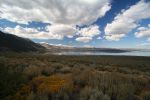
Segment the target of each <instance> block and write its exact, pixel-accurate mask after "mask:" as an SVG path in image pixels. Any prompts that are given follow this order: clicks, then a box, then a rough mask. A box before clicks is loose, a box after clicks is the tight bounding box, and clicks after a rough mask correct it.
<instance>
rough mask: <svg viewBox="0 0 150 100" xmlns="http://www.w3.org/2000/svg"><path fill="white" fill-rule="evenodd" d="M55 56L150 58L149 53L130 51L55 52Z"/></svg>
mask: <svg viewBox="0 0 150 100" xmlns="http://www.w3.org/2000/svg"><path fill="white" fill-rule="evenodd" d="M53 54H55V55H118V56H148V57H149V56H150V52H144V51H131V52H123V53H105V52H71V51H69V52H57V53H53Z"/></svg>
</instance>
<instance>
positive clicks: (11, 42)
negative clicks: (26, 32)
mask: <svg viewBox="0 0 150 100" xmlns="http://www.w3.org/2000/svg"><path fill="white" fill-rule="evenodd" d="M41 49H44V47H42V46H41V45H39V44H37V43H34V42H32V41H31V40H29V39H25V38H21V37H18V36H15V35H12V34H7V33H4V32H1V31H0V51H15V52H29V51H38V50H41Z"/></svg>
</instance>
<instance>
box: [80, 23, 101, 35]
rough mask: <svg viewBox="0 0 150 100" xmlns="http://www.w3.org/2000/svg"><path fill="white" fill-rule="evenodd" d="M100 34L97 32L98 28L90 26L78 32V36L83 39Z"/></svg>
mask: <svg viewBox="0 0 150 100" xmlns="http://www.w3.org/2000/svg"><path fill="white" fill-rule="evenodd" d="M100 33H101V32H100V30H99V26H97V25H91V26H89V27H85V28H82V29H80V30H79V35H80V36H83V37H94V36H97V35H99V34H100Z"/></svg>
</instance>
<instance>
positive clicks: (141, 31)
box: [135, 25, 150, 40]
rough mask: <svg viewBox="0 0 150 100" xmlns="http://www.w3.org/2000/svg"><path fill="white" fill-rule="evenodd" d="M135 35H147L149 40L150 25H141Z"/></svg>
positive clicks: (139, 36) (140, 36)
mask: <svg viewBox="0 0 150 100" xmlns="http://www.w3.org/2000/svg"><path fill="white" fill-rule="evenodd" d="M135 36H136V37H137V38H142V37H147V38H148V40H149V39H150V26H149V25H148V26H147V27H139V28H138V31H137V32H135Z"/></svg>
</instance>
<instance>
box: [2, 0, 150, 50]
mask: <svg viewBox="0 0 150 100" xmlns="http://www.w3.org/2000/svg"><path fill="white" fill-rule="evenodd" d="M0 30H1V31H3V32H6V33H10V34H14V35H17V36H20V37H24V38H29V39H31V40H33V41H34V42H37V43H40V42H42V43H43V42H46V43H49V44H57V45H68V46H75V47H87V46H88V47H89V46H90V47H105V48H146V49H150V0H0Z"/></svg>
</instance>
